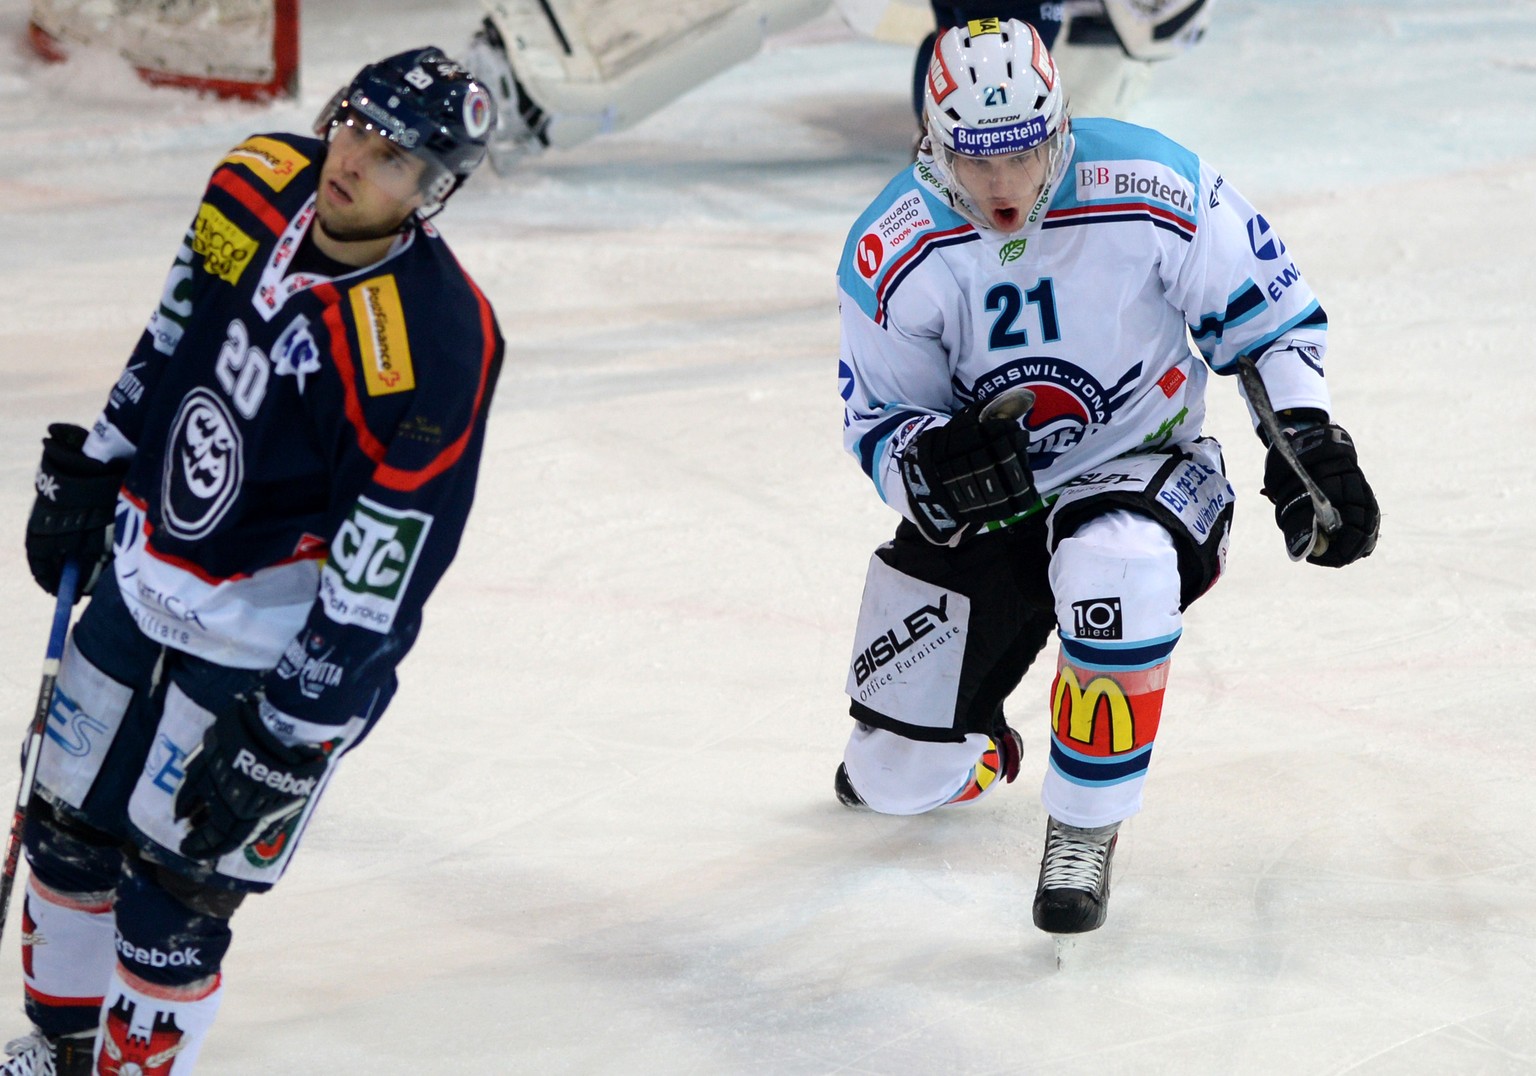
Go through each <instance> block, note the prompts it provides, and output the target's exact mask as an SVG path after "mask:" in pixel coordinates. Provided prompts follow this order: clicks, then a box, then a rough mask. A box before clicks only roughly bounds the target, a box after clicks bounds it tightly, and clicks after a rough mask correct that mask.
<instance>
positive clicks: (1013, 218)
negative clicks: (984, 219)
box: [992, 206, 1019, 232]
mask: <svg viewBox="0 0 1536 1076" xmlns="http://www.w3.org/2000/svg"><path fill="white" fill-rule="evenodd" d="M992 223H993V224H996V225H997V226H998V227H999V228H1001V229H1002V230H1003V231H1005V232H1011V231H1013V230H1014V229H1015V228H1017V227H1018V226H1019V211H1018V208H1017V207H1015V206H1007V207H1006V208H1002V209H996V208H994V209H993V210H992Z"/></svg>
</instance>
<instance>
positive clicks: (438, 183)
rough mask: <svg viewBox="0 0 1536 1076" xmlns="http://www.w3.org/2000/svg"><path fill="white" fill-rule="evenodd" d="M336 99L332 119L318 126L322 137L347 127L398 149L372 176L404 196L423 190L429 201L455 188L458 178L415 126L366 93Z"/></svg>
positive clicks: (347, 129)
mask: <svg viewBox="0 0 1536 1076" xmlns="http://www.w3.org/2000/svg"><path fill="white" fill-rule="evenodd" d="M337 98H339V100H336V101H335V102H333V105H332V107H331V108H330V109H328V112H329V113H330V117H331V118H330V122H329V123H328V124H326V123H322V124H320V125H317V126H320V127H321V130H320V132H319V133H320V134H321V135H322V137H324V138H326V139H327V140H333V139H335V138H336V137H337V134H338V132H339V131H342V130H345V131H346V132H347V133H348V134H354V135H361V136H363V137H365V138H378V139H381V140H383V141H385V142H388V143H390V145H391V146H392V147H396V148H397V149H398V153H396V154H386V155H382V157H381V164H382V165H383V167H379V168H376V169H373V170H372V173H371V175H370V178H371V179H373V180H374V181H375V182H377V183H379V185H380V186H382V187H384V188H385V189H387V190H388V191H389V192H390V193H391V194H394V195H396V196H397V197H400V198H402V199H404V198H408V197H410V196H411V195H413V194H416V193H417V192H420V193H421V194H423V195H425V197H426V201H427V202H429V203H431V202H440V201H442V200H443V199H444V198H446V197H447V196H448V195H449V194H450V193H451V192H452V191H453V188H454V186H455V184H456V182H457V180H456V178H455V177H454V174H453V171H452V169H450V168H449V167H448V165H447V164H446V163H445V162H444V161H443V160H442V158H441V157H439V156H438V155H437V154H436V153H434V152H433V151H432V150H431V149H429V148H428V147H427V146H426V145H425V144H423V143H422V141H421V139H420V137H419V134H418V132H417V131H416V129H415V128H414V127H411V126H408V125H407V124H405V123H402V122H401V121H400V120H399V119H397V118H396V117H395V116H392V115H391V114H390V113H388V112H386V111H385V110H383V109H382V108H379V107H377V106H376V105H374V106H373V107H369V106H370V105H372V102H371V101H370V100H369V99H368V98H367V97H366V96H364V95H361V94H358V95H354V96H352V97H347V96H345V94H344V92H343V93H340V94H337ZM403 160H408V161H416V162H420V168H419V169H418V168H402V167H399V165H400V163H402V161H403ZM391 165H393V167H391Z"/></svg>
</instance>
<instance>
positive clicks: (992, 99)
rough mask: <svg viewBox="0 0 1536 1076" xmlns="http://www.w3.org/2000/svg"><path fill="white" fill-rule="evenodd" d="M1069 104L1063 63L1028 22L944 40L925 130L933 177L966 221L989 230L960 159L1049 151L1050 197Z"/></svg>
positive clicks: (930, 82) (977, 23)
mask: <svg viewBox="0 0 1536 1076" xmlns="http://www.w3.org/2000/svg"><path fill="white" fill-rule="evenodd" d="M1066 101H1067V99H1066V93H1065V92H1064V91H1063V90H1062V87H1061V77H1060V75H1059V74H1058V73H1057V71H1056V62H1055V61H1054V60H1052V59H1051V54H1050V52H1049V51H1048V50H1047V49H1046V47H1045V42H1043V41H1041V40H1040V35H1039V33H1037V32H1036V30H1035V28H1034V27H1033V26H1031V25H1029V23H1027V22H1023V21H1021V20H1019V19H1002V20H999V19H972V20H971V21H970V22H968V23H966V24H964V25H963V26H952V27H950V28H949V29H947V30H945V31H944V32H943V33H942V34H940V35H939V38H938V40H937V41H936V42H935V43H934V46H933V59H932V60H931V61H929V64H928V78H927V82H926V86H925V89H924V91H923V128H924V130H925V131H926V133H927V136H928V148H929V150H930V151H931V152H932V154H933V170H934V173H935V175H936V177H937V178H938V180H939V182H940V183H941V184H943V185H944V186H945V187H947V188H948V189H949V192H950V195H951V197H952V199H953V201H954V203H955V209H956V210H957V211H959V212H960V214H961V215H963V216H964V217H966V218H967V219H968V220H970V221H971V223H973V224H976V225H977V226H979V227H983V228H986V227H990V225H989V224H988V223H987V220H986V218H985V215H984V214H982V213H981V212H979V210H978V209H977V202H976V199H974V198H973V197H972V196H971V195H970V193H969V192H967V191H966V189H965V186H964V184H962V183H961V182H960V181H959V180H958V179H957V178H956V177H955V171H954V167H953V163H954V159H955V158H956V157H957V156H958V157H1000V156H1005V155H1008V154H1014V153H1024V152H1027V151H1031V150H1035V149H1037V147H1041V146H1045V147H1046V149H1045V153H1046V157H1047V167H1046V169H1045V173H1044V174H1045V177H1046V179H1045V184H1044V187H1043V189H1042V191H1041V194H1040V197H1041V198H1044V197H1045V196H1046V195H1047V193H1048V192H1049V190H1050V188H1051V186H1052V184H1053V183H1054V181H1055V178H1056V174H1057V172H1058V171H1059V170H1060V167H1061V161H1062V159H1063V156H1064V155H1063V150H1064V148H1065V146H1066V141H1067V135H1068V131H1069V129H1070V127H1071V123H1070V121H1069V119H1068V117H1067V107H1066ZM1037 208H1038V207H1037Z"/></svg>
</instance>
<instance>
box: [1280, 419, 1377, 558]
mask: <svg viewBox="0 0 1536 1076" xmlns="http://www.w3.org/2000/svg"><path fill="white" fill-rule="evenodd" d="M1283 432H1284V434H1285V437H1286V440H1287V441H1289V442H1290V446H1291V449H1292V451H1294V452H1295V453H1296V458H1297V459H1299V460H1300V461H1301V465H1302V466H1303V467H1304V468H1305V469H1306V472H1307V474H1308V475H1310V476H1311V477H1312V481H1314V482H1316V483H1317V486H1318V488H1319V489H1320V490H1322V492H1323V495H1324V496H1326V497H1327V498H1328V500H1329V501H1330V502H1331V503H1332V504H1333V507H1334V508H1335V509H1336V510H1337V511H1338V513H1339V520H1340V524H1341V525H1340V527H1339V529H1338V530H1337V531H1335V532H1334V533H1333V534H1324V533H1323V532H1322V529H1321V527H1320V526H1318V524H1317V517H1316V515H1315V513H1314V512H1313V510H1312V498H1311V497H1309V496H1308V495H1307V489H1306V486H1305V485H1303V484H1302V481H1301V479H1300V478H1299V477H1297V475H1296V472H1295V471H1294V470H1293V469H1292V468H1291V465H1290V464H1289V463H1288V462H1286V460H1285V457H1283V456H1281V455H1280V453H1279V452H1277V451H1275V449H1274V447H1273V446H1271V447H1270V449H1269V454H1268V455H1267V456H1266V457H1265V459H1264V496H1266V497H1268V498H1269V499H1270V501H1271V502H1272V503H1273V504H1274V506H1275V522H1276V523H1277V524H1278V525H1279V527H1280V531H1281V533H1282V534H1284V535H1285V547H1286V549H1287V550H1288V551H1289V553H1290V555H1291V559H1292V560H1300V559H1301V558H1302V557H1303V556H1305V557H1306V558H1307V560H1308V561H1309V562H1311V563H1313V564H1321V565H1323V566H1325V567H1328V568H1342V567H1344V565H1346V564H1352V563H1354V562H1355V561H1357V560H1359V559H1360V558H1361V557H1368V556H1370V555H1371V550H1373V549H1375V548H1376V534H1377V531H1378V530H1379V529H1380V527H1381V510H1380V509H1379V508H1378V507H1377V505H1376V495H1375V494H1374V493H1372V492H1371V484H1370V483H1369V482H1367V481H1366V480H1365V475H1364V474H1362V473H1361V472H1360V463H1359V460H1358V459H1357V458H1356V456H1355V443H1354V441H1352V440H1351V439H1350V436H1349V434H1347V433H1345V432H1344V430H1343V428H1342V427H1339V426H1335V425H1334V424H1333V423H1331V422H1330V423H1298V424H1297V425H1295V426H1289V425H1288V426H1287V427H1286V428H1285V429H1284V431H1283ZM1314 536H1315V537H1316V542H1315V544H1314ZM1309 549H1310V550H1311V552H1310V553H1308V552H1307V551H1308V550H1309Z"/></svg>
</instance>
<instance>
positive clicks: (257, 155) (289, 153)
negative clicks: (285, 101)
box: [219, 135, 309, 191]
mask: <svg viewBox="0 0 1536 1076" xmlns="http://www.w3.org/2000/svg"><path fill="white" fill-rule="evenodd" d="M219 163H220V164H239V165H244V166H245V167H246V168H248V169H250V170H251V171H252V172H253V173H255V175H256V178H258V179H260V180H261V181H262V182H263V183H265V184H266V185H267V186H269V187H271V188H272V189H273V190H275V191H280V190H282V189H283V188H284V187H286V186H288V184H289V182H290V181H291V180H292V179H293V177H294V176H296V175H298V174H299V173H300V172H302V171H304V169H306V168H308V167H309V158H308V157H306V156H304V155H303V154H302V153H300V152H299V151H298V150H296V149H294V148H293V147H292V146H290V145H288V144H287V143H285V142H279V141H278V140H277V139H275V138H262V137H261V136H260V135H258V136H256V137H255V138H247V139H246V140H245V141H244V142H242V143H240V144H239V145H238V146H236V147H235V148H234V149H232V150H230V151H229V155H228V156H227V157H225V158H224V159H223V160H222V161H220V162H219Z"/></svg>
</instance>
